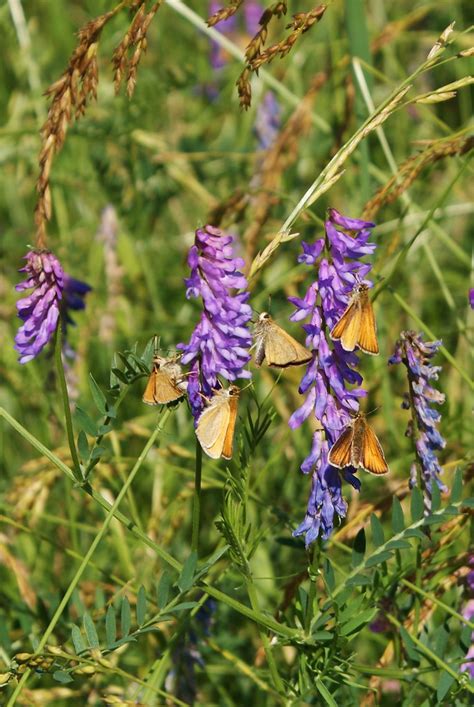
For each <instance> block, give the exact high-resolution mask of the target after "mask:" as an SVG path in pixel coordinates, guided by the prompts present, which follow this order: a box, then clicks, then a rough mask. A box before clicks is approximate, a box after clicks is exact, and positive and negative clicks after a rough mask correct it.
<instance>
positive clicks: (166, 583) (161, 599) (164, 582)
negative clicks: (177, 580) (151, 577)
mask: <svg viewBox="0 0 474 707" xmlns="http://www.w3.org/2000/svg"><path fill="white" fill-rule="evenodd" d="M170 589H171V575H170V573H169V572H168V571H167V570H164V572H162V574H161V577H160V581H159V582H158V586H157V588H156V603H157V604H158V607H159V608H160V609H162V608H163V607H164V606H166V604H167V603H168V596H169V593H170Z"/></svg>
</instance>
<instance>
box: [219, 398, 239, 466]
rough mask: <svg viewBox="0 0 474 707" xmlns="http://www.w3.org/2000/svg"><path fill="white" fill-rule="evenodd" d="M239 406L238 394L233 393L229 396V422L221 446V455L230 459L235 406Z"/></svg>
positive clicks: (235, 415) (235, 418)
mask: <svg viewBox="0 0 474 707" xmlns="http://www.w3.org/2000/svg"><path fill="white" fill-rule="evenodd" d="M238 406H239V396H238V393H237V394H235V393H234V394H233V395H231V396H230V398H229V411H230V416H229V423H228V425H227V432H226V435H225V439H224V446H223V448H222V456H223V457H224V459H232V451H233V447H234V434H235V423H236V422H237V408H238Z"/></svg>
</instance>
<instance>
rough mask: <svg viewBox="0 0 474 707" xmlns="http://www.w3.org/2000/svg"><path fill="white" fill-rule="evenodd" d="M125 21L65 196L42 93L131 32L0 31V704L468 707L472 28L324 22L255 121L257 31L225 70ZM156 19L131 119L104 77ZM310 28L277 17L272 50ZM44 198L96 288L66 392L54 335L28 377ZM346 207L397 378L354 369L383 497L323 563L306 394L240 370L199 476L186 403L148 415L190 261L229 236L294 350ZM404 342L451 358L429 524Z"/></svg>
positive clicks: (271, 73) (286, 375) (81, 129)
mask: <svg viewBox="0 0 474 707" xmlns="http://www.w3.org/2000/svg"><path fill="white" fill-rule="evenodd" d="M246 2H248V0H246ZM246 2H244V5H243V7H244V6H245V5H246ZM131 5H133V3H120V5H117V8H118V9H117V12H116V13H115V14H114V15H113V16H111V17H110V19H109V20H108V21H107V23H106V24H105V26H104V29H103V31H102V33H101V34H100V37H98V38H97V60H98V72H99V73H98V86H97V91H98V95H97V100H96V101H94V100H92V101H91V102H90V103H89V104H88V105H87V107H86V109H85V114H84V116H82V117H81V118H80V119H79V120H77V121H72V123H71V125H70V126H69V127H68V130H67V133H65V134H64V136H63V137H64V144H63V145H62V147H61V150H59V151H58V152H57V153H56V154H54V153H53V152H51V153H48V155H50V157H51V170H50V172H49V174H46V173H45V169H44V161H43V168H42V171H40V168H39V164H38V159H39V158H38V156H39V155H40V151H41V150H42V147H44V145H42V142H41V137H40V128H41V126H42V125H43V124H44V123H45V121H46V120H47V111H48V100H47V99H46V98H45V97H44V95H43V93H44V92H45V91H46V89H47V88H48V86H50V85H52V84H54V82H55V81H56V80H57V79H58V78H59V76H60V75H61V74H62V72H63V71H64V70H65V68H66V67H67V66H68V62H69V59H70V57H71V55H72V53H73V51H74V48H75V46H76V43H77V42H76V40H77V38H76V37H75V36H74V35H75V33H76V32H77V31H78V30H79V29H80V28H81V27H83V26H84V25H85V24H86V23H87V22H89V21H90V20H92V19H93V18H96V17H98V16H100V15H101V14H102V13H107V12H109V11H111V10H113V8H114V7H115V6H114V4H113V3H112V2H106V0H95V1H94V2H92V1H88V0H73V1H71V2H68V3H67V4H64V3H63V4H62V3H47V2H31V1H29V0H8V1H7V2H6V3H4V5H3V6H2V7H0V28H1V32H2V37H3V41H2V61H1V62H0V77H1V80H0V101H1V105H2V111H1V114H2V116H3V120H2V124H1V126H0V160H1V166H2V169H1V171H0V184H1V189H0V219H1V224H2V239H1V250H2V272H1V274H0V292H1V294H2V303H1V305H0V306H1V320H0V327H1V334H2V343H3V345H2V349H1V353H0V362H1V363H0V365H1V374H2V375H1V378H0V417H1V418H2V423H1V428H0V429H1V444H2V447H1V453H0V463H1V468H2V473H1V476H0V580H1V581H0V701H1V700H3V701H4V702H2V704H5V705H8V706H9V707H11V706H12V705H14V704H18V705H22V704H24V705H57V706H58V707H62V705H76V704H77V705H84V704H91V705H101V704H122V705H127V704H145V705H155V704H178V705H179V704H181V705H182V704H203V705H214V704H215V705H240V704H245V703H247V702H248V703H250V702H251V703H252V704H256V705H274V704H285V705H290V704H294V705H297V704H298V705H299V704H316V705H336V704H344V705H346V704H347V705H372V704H380V705H395V704H396V705H398V704H400V705H412V704H420V705H437V704H440V705H442V704H449V705H466V704H469V703H470V700H472V694H473V692H474V688H473V687H472V684H470V683H469V679H468V678H469V671H461V669H460V668H461V665H462V664H463V663H464V662H465V656H466V654H467V652H468V650H469V647H470V645H471V634H472V631H473V630H474V625H473V623H472V613H471V614H470V615H469V614H468V613H466V607H467V605H468V602H469V600H472V599H473V595H472V591H473V588H472V575H471V580H469V571H470V567H471V566H470V564H469V563H470V561H471V560H472V555H470V551H471V545H470V538H471V537H472V530H471V529H470V528H471V526H470V515H471V513H472V511H471V509H472V499H470V498H468V496H469V490H468V486H469V482H470V480H471V477H472V468H473V467H472V419H471V407H472V388H473V382H472V354H471V350H472V343H473V330H472V324H473V311H472V310H471V309H470V307H469V301H468V292H469V287H474V280H473V279H472V278H473V275H472V253H471V249H472V234H473V229H472V225H471V224H472V218H471V215H472V211H473V206H472V188H471V181H470V180H471V178H472V163H471V162H470V154H471V153H470V150H471V148H472V136H471V135H472V133H470V130H471V126H472V85H471V79H470V78H469V75H470V73H472V62H473V59H472V57H470V56H469V51H468V50H469V49H470V47H471V46H472V31H471V32H470V30H471V28H470V23H471V22H472V10H471V6H470V3H467V2H465V1H464V0H452V2H450V3H431V2H418V3H416V4H413V3H411V2H408V1H407V0H399V2H397V3H383V2H379V1H377V0H373V1H371V2H365V3H364V2H362V0H346V2H343V1H342V0H337V1H336V0H334V1H333V2H330V3H328V7H327V9H326V11H325V13H324V15H323V16H322V17H321V18H320V19H319V21H318V22H317V23H315V24H314V25H313V26H312V27H310V28H309V29H308V31H307V32H304V33H303V34H301V35H299V36H298V38H297V40H296V41H295V44H294V46H293V48H292V50H291V51H290V52H289V54H288V55H287V56H285V57H283V58H276V59H275V60H274V61H272V62H271V63H269V64H268V65H266V66H263V67H262V68H260V69H259V70H258V73H257V72H253V73H252V75H251V76H250V79H249V80H250V85H251V87H252V105H251V106H250V108H249V109H248V110H247V111H243V110H241V109H240V107H239V98H238V95H237V88H236V86H235V82H236V80H237V79H238V77H239V74H240V73H241V72H242V69H243V68H244V66H245V59H244V54H243V52H244V51H245V47H246V44H247V43H248V41H249V37H248V36H246V35H245V30H244V25H243V21H242V20H239V22H240V25H239V29H238V31H237V32H236V33H234V34H233V35H231V36H229V37H223V38H222V39H220V40H219V41H220V42H221V43H222V46H223V48H222V52H223V66H222V68H220V69H219V70H215V69H213V68H212V66H211V62H210V46H211V45H210V41H211V38H212V37H216V33H217V31H218V30H219V25H216V27H214V28H208V27H207V26H206V25H205V22H204V21H205V19H206V17H207V14H206V11H207V8H206V7H204V3H198V2H189V3H187V4H186V5H185V4H184V3H181V2H180V0H168V2H166V3H164V4H163V5H162V6H161V7H159V8H155V6H154V4H153V3H151V2H148V3H143V2H142V3H135V8H134V9H131V8H128V9H127V6H131ZM140 7H143V8H144V9H145V8H146V10H147V11H148V12H154V10H155V9H157V12H156V14H154V15H153V17H150V24H149V27H148V31H147V43H148V46H147V50H146V52H145V51H144V49H145V47H144V46H141V51H142V53H141V54H140V57H139V59H140V61H139V63H138V64H137V66H136V67H135V68H136V73H135V74H134V72H133V71H132V75H131V79H130V80H129V81H128V89H129V92H130V93H131V94H132V95H131V96H130V97H129V96H127V80H126V71H127V68H126V67H125V78H124V81H123V83H122V85H121V87H120V90H119V92H118V94H117V95H115V93H114V75H113V66H112V61H111V59H112V57H113V54H114V50H115V49H116V47H117V46H118V45H120V43H121V42H122V41H123V38H124V35H125V33H126V32H127V28H129V27H130V26H131V23H132V22H133V18H134V13H136V11H137V8H138V9H139V8H140ZM311 9H312V8H311V6H310V4H308V3H303V2H296V1H295V2H291V3H289V8H288V14H287V15H286V17H283V18H280V20H278V18H273V19H272V21H271V23H270V25H269V27H270V29H269V40H268V42H267V45H266V46H267V47H268V46H269V45H271V44H273V43H275V42H278V41H281V40H282V39H283V38H284V37H288V36H289V35H291V33H292V31H293V30H292V29H291V28H290V29H287V30H285V29H284V27H285V25H286V24H288V23H289V22H291V21H292V20H291V15H292V14H294V13H297V12H307V11H309V10H311ZM242 13H243V9H242V8H241V9H240V10H239V11H238V16H239V17H240V16H241V15H242ZM452 22H455V25H454V31H453V32H452V34H451V35H450V36H449V38H448V41H447V45H446V46H443V43H441V44H439V47H438V48H439V53H435V54H433V55H432V56H431V57H430V59H428V58H427V57H428V54H429V52H430V50H432V48H433V47H434V46H435V45H436V42H437V41H438V40H439V37H440V35H442V32H443V31H444V30H445V29H446V28H447V27H448V26H449V25H450V23H452ZM221 36H222V35H221ZM116 57H117V55H116ZM129 57H133V53H132V52H130V53H129ZM137 58H138V56H136V57H135V59H137ZM132 63H133V59H132ZM117 65H118V64H117V60H116V62H115V66H116V67H117ZM116 78H117V77H116ZM135 84H136V85H135ZM452 84H455V85H454V87H453V86H452ZM133 89H134V90H133ZM268 89H271V90H272V91H273V93H274V96H275V98H276V100H277V101H278V104H279V107H280V126H279V129H278V134H277V135H276V136H274V137H273V142H272V144H271V145H270V147H268V148H267V149H266V150H263V149H261V146H260V145H259V137H258V135H257V134H256V130H255V124H256V120H257V115H258V110H259V106H260V105H261V104H262V101H263V98H264V95H265V92H266V91H267V90H268ZM440 89H441V95H439V90H440ZM436 91H438V94H437V93H436ZM453 91H454V92H455V94H454V95H446V94H450V93H451V92H453ZM49 124H50V127H51V122H50V123H49ZM39 175H40V194H39V197H38V195H37V192H36V184H37V180H38V176H39ZM41 175H42V177H43V181H41ZM47 183H48V184H49V188H50V190H51V203H52V217H51V219H43V221H42V222H41V228H44V229H45V231H44V232H45V233H47V245H48V247H49V248H50V249H51V250H52V251H53V252H54V253H55V255H56V256H57V257H58V258H59V259H60V261H61V263H62V264H63V266H64V268H65V269H66V270H67V272H69V273H71V274H72V275H73V276H74V277H77V278H79V279H81V280H84V281H87V282H88V283H89V284H90V285H91V286H92V288H93V289H92V291H91V292H90V293H89V294H88V295H87V297H86V303H87V305H86V309H85V310H84V311H83V312H77V313H74V320H75V323H76V325H75V326H70V327H68V340H69V342H70V344H71V346H72V348H73V349H74V351H75V352H76V356H75V359H74V360H73V361H72V362H71V363H69V364H68V365H67V366H66V370H64V368H63V363H62V358H61V347H60V343H61V337H60V333H58V334H57V339H56V347H55V345H54V343H53V344H52V345H51V346H50V347H49V348H47V349H45V350H44V351H43V352H42V353H41V354H40V356H38V358H36V359H35V360H33V361H31V362H29V363H27V364H25V365H20V364H19V363H18V362H17V353H16V352H15V351H14V349H13V343H14V337H15V333H16V331H17V328H18V324H19V320H18V319H17V317H16V306H15V305H16V301H17V299H18V293H16V292H15V290H14V286H15V285H16V284H17V283H18V282H19V281H20V279H22V278H21V276H20V275H19V274H18V272H17V270H18V268H19V267H21V266H22V262H23V261H22V258H23V256H24V255H25V253H26V251H27V249H28V246H32V245H34V244H35V232H37V225H38V217H37V225H36V226H35V222H34V211H35V207H36V213H37V214H38V208H37V205H38V203H40V205H42V206H41V208H44V205H45V197H44V193H45V191H44V189H43V191H42V190H41V185H42V187H45V185H46V184H47ZM38 198H39V201H38ZM42 199H43V201H41V200H42ZM328 207H335V208H337V209H338V210H339V211H340V212H342V213H343V214H345V215H349V216H352V217H354V218H356V217H357V218H359V217H366V218H367V219H368V220H373V221H374V222H375V223H376V227H375V229H374V232H373V240H374V241H375V242H376V243H377V251H376V255H375V256H374V258H373V265H374V269H373V271H372V277H373V280H374V283H375V285H374V303H375V304H374V306H375V313H376V318H377V325H378V339H379V345H380V355H379V356H378V357H372V356H361V358H360V364H359V367H358V370H359V371H360V372H361V373H362V375H363V377H364V385H365V387H366V388H367V391H368V396H367V400H366V401H365V402H364V409H365V410H366V411H371V410H375V412H374V413H373V414H372V415H371V417H370V423H371V425H372V426H373V428H374V429H375V431H376V433H377V435H378V437H379V439H380V440H381V442H382V444H383V448H384V451H385V455H386V458H387V460H388V462H389V466H390V473H389V474H388V475H386V476H383V477H381V478H375V477H374V476H372V475H369V474H366V473H365V472H363V471H362V470H361V471H359V473H358V477H359V478H360V479H361V481H362V488H361V490H360V492H356V491H354V490H353V489H352V487H351V486H350V485H349V484H346V483H344V485H343V495H344V497H345V498H346V499H347V501H348V510H347V516H346V518H345V519H344V521H343V522H342V523H341V524H339V525H338V524H336V527H335V528H334V531H333V533H332V534H331V535H330V537H329V539H327V540H324V541H323V540H321V539H318V540H317V541H316V542H315V543H314V544H313V545H311V546H310V547H309V548H307V549H305V545H304V541H303V539H302V538H301V537H293V535H292V532H293V531H294V530H295V528H296V527H297V526H298V524H299V523H300V522H301V521H302V519H303V517H304V514H305V512H306V506H307V498H308V494H309V491H310V478H309V476H306V475H304V474H302V473H301V472H300V469H299V467H300V464H301V462H302V461H303V459H304V458H305V457H306V456H307V454H308V453H309V449H310V447H311V437H312V434H313V432H314V430H315V429H316V421H315V420H314V419H313V420H307V421H306V422H305V423H304V425H303V426H301V427H300V428H299V429H297V430H295V431H293V430H291V429H290V428H289V427H288V424H287V423H288V419H289V418H290V415H291V414H292V413H293V412H294V410H295V409H296V408H298V407H299V405H300V404H301V399H302V398H301V395H300V394H299V393H298V385H299V383H300V379H301V375H302V374H301V369H296V368H289V369H286V370H284V371H283V373H281V372H280V371H275V370H272V369H270V368H268V367H265V366H263V367H262V368H261V369H258V370H257V369H256V368H255V367H254V366H253V364H250V368H251V370H252V371H253V374H254V375H253V386H252V387H251V388H248V389H247V390H246V391H244V392H243V393H242V395H241V402H240V407H239V419H238V425H237V433H236V441H235V453H234V457H233V459H232V460H231V461H228V462H226V461H225V460H220V461H213V460H211V459H210V458H209V457H207V456H206V455H202V456H201V454H200V450H199V447H197V449H198V451H197V452H196V441H195V433H194V426H193V419H192V417H191V414H190V411H189V406H188V404H187V402H185V401H182V402H181V403H178V404H176V405H172V406H170V407H169V408H167V409H161V408H149V407H147V406H145V405H143V403H142V400H141V398H142V394H143V390H144V387H145V384H146V380H147V377H148V370H149V367H150V364H151V359H152V354H153V337H154V336H155V335H159V336H160V345H161V346H162V347H163V349H164V350H165V351H166V350H170V351H173V350H175V348H176V345H177V344H178V343H179V342H183V341H188V340H189V337H190V335H191V332H192V330H193V328H194V326H195V324H196V322H197V320H198V317H199V314H200V308H201V303H200V301H198V300H188V299H186V296H185V286H184V284H183V278H184V277H188V275H189V269H188V266H187V263H186V256H187V252H188V249H189V247H190V246H191V245H192V244H193V242H194V231H195V230H196V229H197V228H199V227H200V226H202V225H204V224H206V223H215V224H218V225H220V227H221V228H222V229H223V230H224V231H225V232H229V233H232V234H233V235H234V236H235V239H236V242H237V244H238V249H239V255H242V257H244V258H245V261H246V266H245V271H246V273H247V275H248V277H249V290H250V292H251V298H250V304H251V306H252V307H253V309H254V310H255V312H261V311H262V310H266V309H270V311H271V314H272V316H273V318H274V319H275V320H276V321H277V323H278V324H279V325H280V326H282V327H284V328H285V329H286V330H287V331H288V332H289V333H291V334H292V335H293V336H295V337H296V338H297V339H298V340H299V341H303V340H304V333H303V332H302V330H301V327H300V326H299V325H298V324H296V323H291V322H289V321H288V318H289V316H290V314H291V313H292V311H293V307H292V305H291V304H290V303H289V302H288V301H287V297H288V296H293V297H295V296H298V297H301V296H303V294H304V292H305V290H306V288H307V287H308V286H309V285H310V284H311V278H312V277H313V279H315V277H316V274H315V275H314V276H311V274H310V270H309V269H308V267H307V266H305V265H302V264H298V263H297V257H298V255H299V253H300V250H301V241H302V240H305V241H310V242H312V241H314V240H315V239H316V238H319V237H321V235H322V234H323V232H324V221H325V218H326V215H325V214H326V210H327V208H328ZM106 208H107V209H108V211H107V212H105V213H104V209H106ZM107 219H108V220H107ZM107 229H108V230H107ZM404 330H415V331H417V332H423V334H424V337H425V340H436V339H441V340H442V346H441V347H440V349H439V351H438V353H437V355H436V357H435V359H434V364H435V365H438V366H442V370H441V371H440V375H439V380H437V381H435V383H434V385H435V386H436V388H437V389H438V390H440V391H442V392H443V393H444V394H445V395H446V401H445V403H444V404H443V405H442V406H441V407H440V411H441V413H442V421H441V424H440V431H441V434H442V435H443V437H444V438H445V439H446V446H445V448H444V449H443V450H442V451H441V452H440V453H439V460H440V464H441V466H442V469H443V475H442V480H443V482H444V484H445V485H446V487H447V491H446V492H445V493H444V492H443V493H441V494H440V493H439V492H437V490H434V491H433V493H432V497H431V509H430V510H429V511H426V508H425V504H424V498H423V495H422V493H421V492H420V490H419V489H410V487H409V478H410V467H411V465H412V462H413V460H414V451H413V442H412V440H411V439H410V438H409V437H407V436H406V435H405V430H406V427H407V423H408V419H409V412H408V411H407V410H406V409H402V407H401V404H402V401H403V396H404V394H405V393H406V391H407V379H406V372H405V370H404V369H403V366H388V365H387V361H388V358H389V357H390V356H391V355H392V353H393V349H394V346H395V342H396V341H397V339H398V338H399V336H400V332H402V331H404ZM197 480H198V481H199V483H197ZM434 488H435V489H437V487H434ZM425 501H426V499H425ZM471 571H472V567H471ZM374 622H375V624H374ZM471 672H472V671H471Z"/></svg>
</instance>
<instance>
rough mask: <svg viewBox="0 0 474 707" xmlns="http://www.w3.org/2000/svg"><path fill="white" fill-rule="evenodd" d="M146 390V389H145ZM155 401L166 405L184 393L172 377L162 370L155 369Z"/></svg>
mask: <svg viewBox="0 0 474 707" xmlns="http://www.w3.org/2000/svg"><path fill="white" fill-rule="evenodd" d="M145 392H146V391H145ZM154 395H155V403H156V404H158V405H166V404H167V403H172V402H173V401H174V400H179V398H182V397H183V395H184V392H183V391H182V390H180V389H179V388H178V386H177V385H176V384H175V382H174V379H172V378H171V377H170V376H169V375H168V374H167V373H165V372H164V371H157V373H156V374H155V394H154Z"/></svg>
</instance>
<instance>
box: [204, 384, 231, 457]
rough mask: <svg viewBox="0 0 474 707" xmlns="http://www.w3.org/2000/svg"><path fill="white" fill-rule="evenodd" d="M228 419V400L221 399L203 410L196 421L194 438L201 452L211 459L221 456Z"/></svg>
mask: <svg viewBox="0 0 474 707" xmlns="http://www.w3.org/2000/svg"><path fill="white" fill-rule="evenodd" d="M229 419H230V405H229V400H228V399H225V398H223V399H222V400H218V401H217V402H214V404H211V405H210V406H209V407H208V408H205V409H204V410H203V411H202V413H201V416H200V418H199V420H198V423H197V427H196V436H197V438H198V440H199V444H200V445H201V447H202V448H203V450H204V451H205V452H206V454H207V455H208V456H209V457H211V458H212V459H219V457H220V456H222V451H223V449H224V444H225V441H226V436H227V431H228V428H229ZM234 424H235V423H234Z"/></svg>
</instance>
